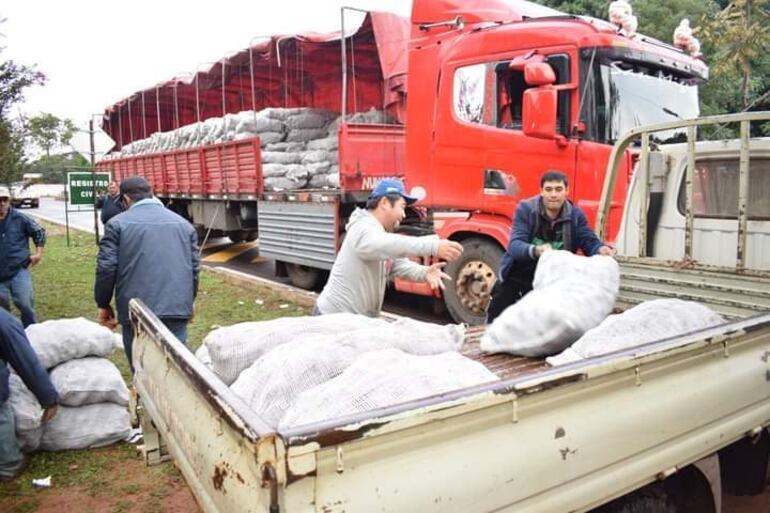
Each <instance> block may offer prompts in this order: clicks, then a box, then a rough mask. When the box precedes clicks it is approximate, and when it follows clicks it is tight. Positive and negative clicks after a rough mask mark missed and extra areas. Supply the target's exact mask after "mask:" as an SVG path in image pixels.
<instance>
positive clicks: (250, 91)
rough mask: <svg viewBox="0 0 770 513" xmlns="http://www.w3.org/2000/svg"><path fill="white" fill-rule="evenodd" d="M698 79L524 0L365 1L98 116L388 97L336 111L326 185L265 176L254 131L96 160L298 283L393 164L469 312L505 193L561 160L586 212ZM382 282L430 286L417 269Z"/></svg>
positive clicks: (112, 118)
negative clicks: (414, 276) (377, 118)
mask: <svg viewBox="0 0 770 513" xmlns="http://www.w3.org/2000/svg"><path fill="white" fill-rule="evenodd" d="M343 30H344V28H343ZM707 76H708V68H707V66H706V65H705V64H704V63H703V62H702V61H701V60H699V59H696V58H693V57H691V56H689V55H687V54H686V53H684V52H682V51H680V50H678V49H677V48H674V47H672V46H670V45H667V44H665V43H662V42H660V41H657V40H654V39H651V38H647V37H645V36H641V35H630V36H629V35H626V34H624V33H623V32H622V31H621V30H619V29H618V27H617V26H615V25H612V24H610V23H609V22H605V21H602V20H596V19H589V18H583V17H576V16H571V15H567V14H564V13H560V12H558V11H554V10H552V9H548V8H545V7H542V6H539V5H536V4H532V3H529V2H524V1H519V2H506V1H504V0H476V1H460V0H415V1H414V3H413V7H412V16H411V20H405V19H403V18H400V17H398V16H395V15H391V14H386V13H369V14H368V15H367V16H366V18H365V20H364V22H363V24H362V26H361V28H360V29H358V31H357V32H356V33H355V34H352V35H347V37H344V38H343V37H341V35H340V34H330V35H323V36H322V35H317V34H313V35H304V36H274V37H272V38H270V39H269V40H266V41H264V42H260V43H257V44H254V45H252V46H251V47H250V48H248V49H246V50H244V51H242V52H239V53H238V54H236V55H233V56H230V57H228V58H226V59H223V60H222V61H221V62H220V63H218V64H217V65H215V66H213V67H212V68H211V69H210V70H208V71H206V72H200V73H197V74H196V75H194V76H193V77H188V78H186V79H174V80H172V81H169V82H166V83H163V84H159V85H157V86H155V87H153V88H150V89H147V90H144V91H141V92H138V93H136V94H134V95H133V96H131V97H129V98H126V99H124V100H122V101H121V102H118V103H117V104H115V105H113V106H111V107H110V108H108V109H107V111H106V112H105V115H104V120H103V127H104V129H105V131H107V132H108V133H109V134H110V135H112V136H113V138H114V139H116V141H117V146H116V148H118V149H119V148H121V147H123V146H124V145H126V144H128V143H130V142H132V141H135V140H138V139H142V138H146V137H148V136H149V135H151V134H152V133H155V132H163V131H168V130H172V129H175V128H179V127H180V126H183V125H185V124H189V123H192V122H195V121H202V120H205V119H207V118H209V117H213V116H222V115H224V114H226V113H235V112H240V111H243V110H248V109H250V110H254V111H259V110H262V109H264V108H266V107H314V108H323V109H328V110H333V111H336V112H341V113H342V114H343V118H344V115H345V114H350V113H351V112H363V111H367V110H369V109H371V108H376V109H378V110H383V111H385V112H387V113H388V114H389V116H390V119H393V120H395V122H394V123H392V124H374V125H373V124H359V123H351V122H343V123H340V125H339V130H338V137H339V139H338V147H339V153H338V160H339V174H340V188H339V189H334V190H299V191H286V192H281V193H276V192H268V191H266V190H265V189H264V187H263V176H262V167H261V166H262V162H261V157H260V142H259V139H251V140H241V141H232V142H226V143H220V144H214V145H209V146H205V147H200V148H192V149H189V148H188V149H183V150H176V151H170V152H159V153H154V154H150V155H141V156H136V157H129V158H121V159H115V160H105V161H102V162H101V163H99V164H98V165H97V168H99V170H101V171H111V172H113V174H114V176H115V177H116V178H117V179H121V178H122V177H124V176H128V175H133V174H140V175H144V176H146V177H147V178H149V179H150V181H151V183H152V184H153V187H154V188H155V193H156V195H157V196H158V197H159V198H161V199H162V200H163V201H164V202H165V203H166V204H167V205H168V207H169V208H172V209H174V210H175V211H177V212H179V213H180V214H182V215H183V216H185V217H187V218H188V219H190V221H191V222H193V223H194V224H196V225H199V226H201V227H205V228H211V229H214V230H217V231H219V232H222V233H225V234H227V235H229V236H230V237H231V238H233V239H234V240H243V239H250V238H254V237H258V238H259V251H260V255H262V256H266V257H269V258H273V259H275V260H276V262H277V270H278V272H279V273H287V274H288V276H289V277H290V279H291V281H292V282H293V283H295V284H296V285H298V286H302V287H308V288H309V287H312V286H314V285H316V283H317V281H318V279H319V277H320V276H321V274H322V271H323V270H324V269H330V268H331V266H332V263H333V261H334V257H335V254H336V251H337V248H338V247H339V244H340V242H341V238H342V237H343V235H344V226H345V222H346V219H347V217H348V216H349V214H350V213H351V212H352V210H353V209H354V208H355V207H356V206H360V205H361V204H362V203H363V201H364V200H365V198H366V196H367V195H368V191H369V190H371V188H372V186H373V184H374V183H376V181H377V180H379V179H380V178H382V177H393V176H397V177H401V178H403V179H404V180H405V182H406V184H407V186H408V187H409V188H414V187H421V188H422V189H423V190H424V193H425V198H424V200H423V201H421V202H420V203H418V205H419V206H420V207H421V208H418V209H415V210H413V211H412V212H410V215H409V216H408V218H407V220H406V221H405V223H403V225H402V228H401V229H402V230H403V231H404V232H405V233H409V234H416V235H422V234H433V233H435V234H437V235H439V236H440V237H444V238H449V239H453V240H457V241H459V242H461V243H462V244H463V246H464V247H465V252H464V254H463V256H462V258H461V259H459V260H458V261H456V262H453V263H451V264H450V265H448V266H447V272H448V273H449V274H450V275H451V276H452V280H451V282H450V283H448V285H447V289H446V291H445V292H444V293H443V301H444V303H445V304H446V307H447V309H448V310H449V312H450V313H451V315H452V317H453V318H454V319H455V320H456V321H458V322H467V323H470V324H479V323H481V322H483V320H484V311H485V308H486V304H487V302H488V298H489V292H490V290H491V287H492V284H493V283H494V280H495V275H496V271H497V266H498V263H499V260H500V257H501V256H502V253H503V251H504V248H505V247H506V246H507V243H508V237H509V232H510V227H511V222H512V214H513V212H514V209H515V206H516V202H517V201H518V200H519V199H521V198H526V197H529V196H531V195H533V194H536V193H537V191H538V189H539V183H538V180H539V177H540V175H541V174H542V173H543V172H544V171H545V170H547V169H559V170H561V171H563V172H565V173H566V174H567V175H568V177H569V179H570V197H571V199H572V200H573V201H574V202H575V203H576V204H577V205H579V206H580V207H581V208H582V209H583V210H584V211H585V212H586V213H587V216H588V218H589V222H590V223H594V222H595V217H596V209H597V206H598V204H599V197H600V193H601V188H602V183H603V180H604V176H603V175H604V169H605V168H606V164H607V160H608V157H609V154H610V151H611V149H612V144H613V143H614V142H615V141H616V140H617V139H619V138H620V136H621V135H622V134H623V133H624V132H626V131H627V130H628V129H631V128H633V127H635V126H639V125H645V124H649V123H654V122H661V121H672V120H675V119H676V118H690V117H695V116H697V115H698V90H697V85H698V83H699V82H701V81H702V80H705V79H706V78H707ZM340 77H342V80H340ZM343 99H344V101H343ZM344 119H345V118H344ZM407 120H408V122H407ZM683 136H684V134H683V133H680V132H676V131H674V132H671V133H669V134H664V136H663V137H661V138H660V139H659V140H661V141H674V140H677V139H679V138H681V137H683ZM633 155H634V152H633V151H627V153H626V157H625V165H624V166H623V168H622V172H621V175H620V182H621V184H622V186H621V187H618V188H617V191H616V194H615V197H614V200H615V201H614V203H613V204H612V206H611V209H610V216H609V226H610V231H609V233H610V236H611V237H614V234H615V233H616V231H617V229H618V225H619V219H620V214H621V211H622V206H623V202H624V199H625V193H626V188H625V184H626V183H627V182H628V180H629V178H630V173H631V171H630V169H631V167H632V163H633V160H634V156H633ZM395 286H396V288H397V289H399V290H404V291H409V292H413V293H416V294H422V295H427V296H434V295H436V293H434V292H432V291H431V290H430V289H429V288H428V287H427V286H425V285H423V284H417V283H411V282H404V281H400V280H398V281H397V282H396V284H395ZM436 297H437V299H438V296H437V295H436Z"/></svg>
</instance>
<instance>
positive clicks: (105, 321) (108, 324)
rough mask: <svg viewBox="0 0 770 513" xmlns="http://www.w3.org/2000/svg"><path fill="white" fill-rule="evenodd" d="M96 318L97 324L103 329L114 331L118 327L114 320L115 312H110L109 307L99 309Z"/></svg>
mask: <svg viewBox="0 0 770 513" xmlns="http://www.w3.org/2000/svg"><path fill="white" fill-rule="evenodd" d="M97 318H98V319H99V324H101V325H102V326H104V327H105V328H109V329H111V330H114V329H115V328H117V326H118V321H117V320H116V319H115V312H113V311H112V307H111V306H108V307H107V308H100V309H99V313H98V314H97Z"/></svg>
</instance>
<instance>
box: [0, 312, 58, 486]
mask: <svg viewBox="0 0 770 513" xmlns="http://www.w3.org/2000/svg"><path fill="white" fill-rule="evenodd" d="M6 308H8V304H7V302H6V301H5V300H4V299H2V298H0V481H7V480H10V479H13V478H15V477H17V476H18V475H19V474H20V473H21V472H23V471H24V467H25V464H26V460H25V458H24V455H22V453H21V451H20V450H19V443H18V441H17V440H16V424H15V421H14V413H13V408H12V407H11V405H10V401H8V397H9V394H10V390H9V385H8V379H9V377H10V371H9V370H8V364H11V367H13V369H14V370H15V371H16V374H18V375H19V377H20V378H21V380H22V381H23V382H24V384H25V385H26V386H27V388H29V389H30V391H31V392H32V393H33V394H34V395H35V397H36V398H37V400H38V402H39V403H40V405H41V406H42V407H43V408H44V411H43V417H42V419H41V420H42V422H44V423H45V422H48V421H49V420H51V419H52V418H53V417H54V415H56V411H57V404H58V401H59V395H58V394H57V393H56V389H55V388H54V386H53V383H51V379H50V378H49V377H48V373H47V372H46V371H45V369H44V368H43V366H42V365H40V361H39V360H38V359H37V355H36V354H35V351H34V350H33V349H32V346H31V345H30V343H29V340H28V339H27V334H26V333H24V328H23V327H22V325H21V323H20V322H19V321H18V320H17V319H16V318H15V317H14V316H12V315H11V314H10V313H8V312H7V311H6Z"/></svg>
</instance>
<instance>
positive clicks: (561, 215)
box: [487, 171, 615, 323]
mask: <svg viewBox="0 0 770 513" xmlns="http://www.w3.org/2000/svg"><path fill="white" fill-rule="evenodd" d="M568 194H569V184H568V182H567V176H566V175H565V174H564V173H562V172H560V171H547V172H546V173H545V174H544V175H543V176H542V177H541V178H540V194H539V195H537V196H533V197H531V198H529V199H526V200H523V201H521V202H519V205H518V207H517V208H516V217H515V219H514V222H513V227H512V229H511V237H510V241H509V242H508V249H507V251H506V252H505V254H504V255H503V258H502V259H501V260H500V271H499V274H498V276H497V281H496V282H495V285H494V287H493V288H492V300H491V301H490V303H489V307H488V308H487V322H488V323H491V322H492V321H493V320H495V318H497V316H498V315H500V314H501V313H502V312H503V310H505V309H506V308H508V307H509V306H511V305H512V304H514V303H516V302H517V301H518V300H519V299H521V298H522V297H523V296H524V295H525V294H526V293H527V292H529V291H530V290H532V280H534V278H535V267H537V260H538V258H540V255H542V254H543V253H544V252H546V251H549V250H551V249H562V250H567V251H571V252H573V253H576V252H577V250H578V249H580V250H582V251H583V253H584V254H585V255H588V256H592V255H596V254H599V255H609V256H613V255H614V254H615V250H614V249H612V248H611V247H610V246H608V245H606V244H604V243H603V242H602V241H601V240H599V238H598V237H597V236H596V234H594V232H593V231H592V230H591V228H589V227H588V221H587V220H586V216H585V214H583V212H582V211H581V210H580V209H579V208H578V207H576V206H575V205H573V204H572V202H571V201H569V200H568V199H567V196H568Z"/></svg>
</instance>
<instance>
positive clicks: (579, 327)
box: [480, 251, 620, 357]
mask: <svg viewBox="0 0 770 513" xmlns="http://www.w3.org/2000/svg"><path fill="white" fill-rule="evenodd" d="M532 286H533V290H532V291H531V292H529V293H528V294H526V295H525V296H524V297H523V298H522V299H521V300H519V301H518V302H517V303H515V304H513V305H511V306H509V307H508V308H507V309H505V310H504V311H503V312H502V313H501V314H500V316H499V317H498V318H497V319H495V321H494V322H493V323H492V324H491V325H490V326H489V327H488V328H487V331H486V333H485V334H484V336H483V337H482V339H481V344H480V346H481V349H482V350H483V351H486V352H489V353H511V354H515V355H522V356H530V357H537V356H549V355H553V354H556V353H558V352H560V351H563V350H564V349H565V348H567V347H569V345H570V344H572V343H573V342H575V341H576V340H577V339H579V338H580V337H581V336H582V335H583V334H584V333H585V332H586V331H588V330H589V329H591V328H593V327H595V326H598V325H599V324H600V323H601V322H602V321H603V320H604V319H605V317H607V315H608V314H609V313H610V312H611V311H612V308H613V306H614V304H615V299H616V297H617V294H618V289H619V287H620V268H619V267H618V264H617V262H616V261H615V260H614V259H613V258H612V257H608V256H600V255H595V256H592V257H584V256H578V255H574V254H572V253H570V252H569V251H547V252H545V253H544V254H543V256H541V257H540V260H539V262H538V264H537V269H536V270H535V279H534V281H533V284H532Z"/></svg>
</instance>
